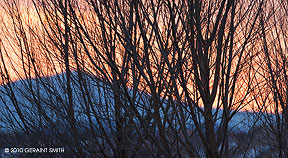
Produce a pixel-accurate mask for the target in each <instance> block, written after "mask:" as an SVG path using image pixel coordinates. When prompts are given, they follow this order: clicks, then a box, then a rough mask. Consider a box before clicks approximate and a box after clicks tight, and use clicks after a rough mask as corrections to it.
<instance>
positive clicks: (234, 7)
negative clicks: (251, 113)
mask: <svg viewBox="0 0 288 158" xmlns="http://www.w3.org/2000/svg"><path fill="white" fill-rule="evenodd" d="M263 3H264V1H263V0H249V1H248V2H247V1H241V0H238V1H235V0H231V1H230V0H215V1H208V0H204V1H198V0H196V1H174V0H168V1H166V0H165V1H164V0H160V1H155V0H149V1H147V0H143V1H142V0H120V1H118V0H110V1H96V0H82V1H80V0H51V1H50V0H32V2H31V3H29V6H28V7H27V8H29V9H27V8H26V9H27V11H25V10H24V11H23V10H21V8H23V6H22V5H20V4H19V2H17V1H16V0H15V1H14V0H13V1H5V8H6V14H8V15H9V21H11V23H12V26H13V27H12V29H8V26H7V24H6V25H4V27H3V30H5V32H6V34H7V35H9V36H7V37H8V38H7V39H5V40H4V39H3V40H4V41H7V42H11V43H10V46H11V47H12V48H13V50H14V51H15V53H14V54H15V55H16V57H17V59H18V61H19V63H21V64H20V69H19V68H14V69H13V68H12V71H13V72H14V73H15V74H16V75H17V77H18V78H22V79H25V80H23V81H20V82H21V86H20V87H15V86H14V85H16V84H14V83H13V82H12V80H11V77H10V73H11V72H9V71H11V68H8V65H9V67H16V65H18V64H19V63H18V61H17V62H15V61H11V60H12V59H11V56H10V54H9V53H10V52H9V50H8V48H7V47H9V46H7V44H3V43H2V49H1V59H2V61H1V68H0V70H1V77H2V83H3V85H4V86H3V87H4V89H3V90H2V89H1V91H2V93H3V94H5V96H7V98H8V99H7V98H4V97H2V99H1V98H0V99H1V100H2V102H3V104H4V106H3V109H4V111H5V109H6V110H7V112H9V113H10V114H9V115H7V116H6V117H5V118H6V119H7V121H6V124H7V126H8V125H9V124H10V125H11V124H12V123H17V124H18V125H17V127H18V126H19V128H18V129H17V130H16V129H15V130H14V131H15V133H19V130H20V133H25V135H26V136H27V137H28V138H29V140H30V139H31V140H35V141H37V139H35V138H33V135H35V134H36V133H41V134H42V135H43V140H41V141H40V142H39V143H38V145H40V144H41V143H43V142H49V143H50V144H51V145H53V144H55V142H53V136H51V135H50V134H49V133H47V132H46V131H47V129H49V130H50V131H53V132H54V135H55V137H57V139H58V140H60V141H61V142H63V143H62V144H63V145H65V147H67V148H68V149H69V151H71V155H72V154H75V155H77V156H98V157H111V156H114V157H117V158H118V157H119V158H120V157H121V158H122V157H123V158H124V157H141V156H143V155H144V156H147V157H209V158H214V157H215V158H216V157H232V156H235V155H233V152H234V151H233V149H232V148H231V147H230V144H229V142H230V140H229V138H230V134H231V133H230V129H231V128H229V122H230V121H231V120H232V119H233V117H234V116H235V115H236V114H237V112H239V110H241V109H243V108H245V106H246V105H250V103H251V102H252V101H253V100H254V99H255V97H253V96H252V95H251V92H253V91H254V89H255V88H257V87H258V85H257V84H256V85H254V84H253V83H254V80H255V77H256V75H255V71H256V70H255V69H254V67H253V59H254V58H255V56H257V52H254V50H255V47H257V44H258V43H257V40H258V39H259V36H258V33H259V30H260V29H261V27H258V25H257V24H258V22H259V17H260V13H261V10H262V6H263ZM24 9H25V7H24ZM28 10H30V11H31V10H32V12H29V11H28ZM25 13H27V15H24V14H25ZM32 15H33V16H32ZM27 19H28V20H27ZM32 19H34V20H35V21H37V23H36V24H34V23H32V22H31V20H32ZM4 23H5V22H4ZM2 38H4V37H2ZM6 60H8V61H11V62H10V63H9V64H8V63H7V62H6ZM52 74H54V75H55V76H53V77H50V78H47V77H44V76H47V75H52ZM23 87H25V88H24V90H23ZM23 91H26V93H25V92H23ZM19 93H20V95H19ZM20 96H21V97H20ZM24 100H25V101H24ZM11 105H13V106H11ZM29 109H33V110H32V111H33V112H32V111H31V113H30V112H29ZM5 112H6V111H5ZM26 114H27V115H26ZM28 114H29V115H28ZM10 116H12V118H10ZM8 120H11V121H8ZM19 121H20V122H19ZM14 126H15V125H14ZM60 127H63V128H64V129H61V128H60ZM39 129H40V130H39ZM49 130H48V131H49ZM45 137H47V139H48V140H47V139H44V138H45ZM24 145H25V144H24ZM236 156H238V155H236Z"/></svg>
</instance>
